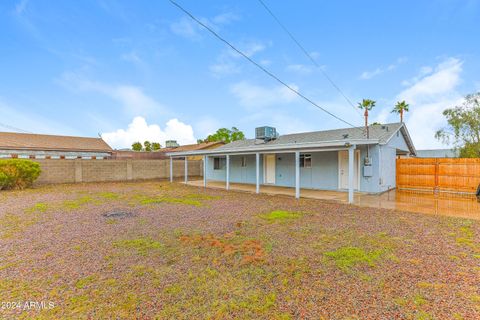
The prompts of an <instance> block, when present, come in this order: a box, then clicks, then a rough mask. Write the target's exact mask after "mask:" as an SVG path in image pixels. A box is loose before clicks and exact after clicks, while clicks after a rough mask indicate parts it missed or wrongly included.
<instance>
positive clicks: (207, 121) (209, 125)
mask: <svg viewBox="0 0 480 320" xmlns="http://www.w3.org/2000/svg"><path fill="white" fill-rule="evenodd" d="M193 126H194V128H195V133H196V135H197V136H198V137H200V138H204V137H206V136H208V135H210V134H212V133H214V132H215V131H217V129H219V128H221V127H225V124H222V123H221V122H220V121H218V120H217V119H215V118H213V117H210V116H203V117H201V118H200V119H198V120H196V121H195V124H194V125H193Z"/></svg>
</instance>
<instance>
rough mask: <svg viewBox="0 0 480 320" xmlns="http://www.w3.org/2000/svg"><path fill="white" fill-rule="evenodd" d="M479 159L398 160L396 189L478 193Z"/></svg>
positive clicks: (479, 178)
mask: <svg viewBox="0 0 480 320" xmlns="http://www.w3.org/2000/svg"><path fill="white" fill-rule="evenodd" d="M479 184H480V159H478V158H471V159H466V158H408V159H397V188H398V189H410V190H421V191H431V192H458V193H476V191H477V188H478V185H479Z"/></svg>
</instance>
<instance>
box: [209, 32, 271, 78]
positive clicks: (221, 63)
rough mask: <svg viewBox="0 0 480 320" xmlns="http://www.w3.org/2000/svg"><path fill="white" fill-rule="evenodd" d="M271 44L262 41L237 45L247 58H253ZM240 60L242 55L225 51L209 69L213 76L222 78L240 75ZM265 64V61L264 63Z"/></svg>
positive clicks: (232, 51)
mask: <svg viewBox="0 0 480 320" xmlns="http://www.w3.org/2000/svg"><path fill="white" fill-rule="evenodd" d="M269 45H270V43H263V42H260V41H249V42H243V43H240V44H238V45H237V47H238V48H239V50H240V51H242V52H243V53H244V54H245V55H246V56H248V57H250V58H251V57H253V56H254V55H255V54H257V53H259V52H262V51H264V50H265V49H266V48H267V47H268V46H269ZM239 59H243V57H242V56H241V55H239V54H238V53H237V52H235V51H234V50H231V49H226V50H223V51H222V52H221V53H220V55H219V56H218V57H217V61H216V62H215V63H214V64H212V65H210V67H209V69H210V71H211V73H212V75H213V76H215V77H222V76H226V75H230V74H236V73H240V72H241V71H242V67H241V64H240V63H239V62H238V60H239ZM264 62H265V61H264Z"/></svg>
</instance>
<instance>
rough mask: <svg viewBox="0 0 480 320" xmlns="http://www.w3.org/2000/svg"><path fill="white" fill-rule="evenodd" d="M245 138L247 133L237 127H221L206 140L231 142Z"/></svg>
mask: <svg viewBox="0 0 480 320" xmlns="http://www.w3.org/2000/svg"><path fill="white" fill-rule="evenodd" d="M237 140H245V134H244V133H243V132H242V131H240V130H238V128H236V127H232V129H231V130H230V129H227V128H220V129H218V130H217V131H216V132H215V133H214V134H211V135H209V136H208V137H207V138H206V139H205V140H203V141H204V142H214V141H223V142H225V143H230V142H232V141H237Z"/></svg>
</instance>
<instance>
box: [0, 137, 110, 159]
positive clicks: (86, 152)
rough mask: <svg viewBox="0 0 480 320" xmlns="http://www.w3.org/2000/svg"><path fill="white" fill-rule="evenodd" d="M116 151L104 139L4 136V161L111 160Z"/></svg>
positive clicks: (1, 141) (0, 155)
mask: <svg viewBox="0 0 480 320" xmlns="http://www.w3.org/2000/svg"><path fill="white" fill-rule="evenodd" d="M112 151H113V150H112V148H111V147H110V146H109V145H108V144H107V143H106V142H105V141H103V139H102V138H87V137H72V136H57V135H47V134H31V133H16V132H0V158H23V159H108V158H110V157H111V155H112Z"/></svg>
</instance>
